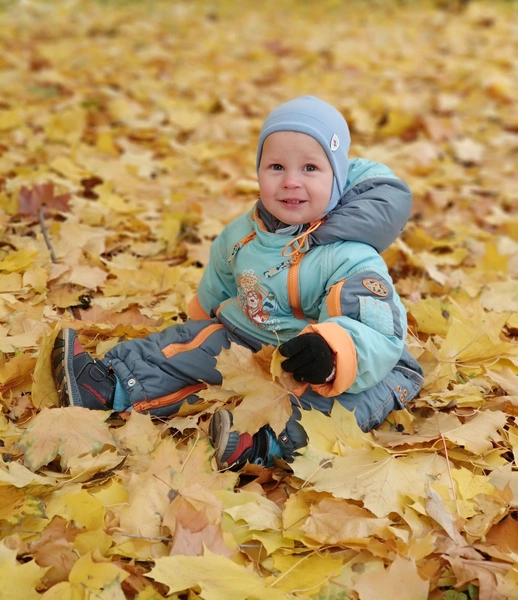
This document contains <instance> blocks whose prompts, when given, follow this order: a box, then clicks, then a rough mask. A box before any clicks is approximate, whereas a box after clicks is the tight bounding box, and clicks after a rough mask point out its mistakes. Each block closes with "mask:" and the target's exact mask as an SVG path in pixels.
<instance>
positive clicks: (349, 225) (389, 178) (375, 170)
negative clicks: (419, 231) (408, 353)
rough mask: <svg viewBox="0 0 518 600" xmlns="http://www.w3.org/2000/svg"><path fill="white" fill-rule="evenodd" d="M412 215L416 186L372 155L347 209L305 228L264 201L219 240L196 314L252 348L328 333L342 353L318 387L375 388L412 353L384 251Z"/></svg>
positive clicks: (330, 391) (354, 168)
mask: <svg viewBox="0 0 518 600" xmlns="http://www.w3.org/2000/svg"><path fill="white" fill-rule="evenodd" d="M410 210H411V194H410V191H409V189H408V187H407V186H406V184H405V183H404V182H402V181H401V180H400V179H398V178H397V177H396V176H395V175H394V173H392V171H391V170H390V169H389V168H388V167H386V166H384V165H381V164H378V163H374V162H371V161H367V160H363V159H353V160H351V163H350V169H349V175H348V180H347V184H346V188H345V190H344V195H343V196H342V199H341V201H340V203H339V205H338V206H337V207H336V208H335V209H334V210H333V211H331V212H330V213H329V214H328V215H326V217H325V218H324V219H323V220H322V221H318V222H315V223H312V224H310V225H309V226H305V227H303V228H302V230H301V231H296V232H293V228H288V231H290V233H287V232H286V231H287V230H286V226H285V225H284V224H281V223H278V222H276V221H275V219H274V218H273V217H272V216H271V215H270V214H269V213H268V212H267V211H266V210H265V209H264V207H263V206H262V203H261V202H260V201H259V202H258V203H257V205H256V207H255V208H254V209H253V210H252V211H250V212H249V213H248V214H246V215H243V216H242V217H240V218H238V219H236V220H235V221H233V222H232V223H230V224H229V225H228V226H227V227H226V228H225V229H224V231H223V232H222V233H221V234H220V235H219V236H218V237H217V238H216V240H215V241H214V243H213V245H212V249H211V256H210V261H209V264H208V265H207V267H206V269H205V272H204V275H203V278H202V281H201V283H200V286H199V288H198V294H197V297H196V298H195V299H194V300H193V302H191V305H190V316H191V317H192V318H195V319H198V318H207V317H208V316H217V317H218V318H219V319H220V321H221V322H222V323H223V324H224V325H225V326H226V327H228V328H230V329H231V330H232V331H233V332H234V333H236V334H237V335H238V336H239V337H241V338H242V339H244V340H245V341H247V342H248V343H249V344H250V345H251V346H252V347H254V345H255V347H260V345H261V344H274V345H278V344H279V343H282V342H285V341H286V340H288V339H290V338H292V337H293V336H296V335H299V334H300V333H307V332H316V333H319V334H321V335H322V336H323V337H324V338H325V339H326V341H327V342H328V344H329V345H330V346H331V348H332V350H333V351H334V352H335V356H336V361H337V362H336V377H335V379H334V380H333V381H332V382H331V383H328V384H323V385H314V386H312V388H313V390H314V391H315V392H317V393H318V394H320V395H322V396H325V397H332V396H336V395H338V394H341V393H343V392H345V391H347V392H349V393H354V394H356V393H359V392H361V391H364V390H367V389H369V388H371V387H373V386H374V385H376V384H377V383H379V382H380V381H381V380H383V379H384V377H385V376H386V375H387V374H388V373H389V372H390V371H391V370H392V369H393V368H394V366H395V365H396V363H397V362H398V361H399V359H400V358H401V355H402V353H403V351H404V348H405V338H406V331H407V321H406V313H405V309H404V307H403V305H402V303H401V301H400V299H399V296H398V295H397V293H396V292H395V290H394V286H393V283H392V280H391V278H390V275H389V273H388V269H387V266H386V264H385V262H384V261H383V259H382V258H381V257H380V255H379V252H381V251H382V250H384V249H385V248H386V247H388V246H389V245H390V243H392V241H394V239H395V238H396V237H397V236H398V235H399V233H400V232H401V231H402V229H403V227H404V226H405V224H406V222H407V220H408V217H409V215H410Z"/></svg>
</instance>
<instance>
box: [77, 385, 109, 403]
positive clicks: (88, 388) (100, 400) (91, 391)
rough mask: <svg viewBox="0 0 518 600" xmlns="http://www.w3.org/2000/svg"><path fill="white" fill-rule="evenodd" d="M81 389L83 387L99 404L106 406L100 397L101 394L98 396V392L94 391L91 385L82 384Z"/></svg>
mask: <svg viewBox="0 0 518 600" xmlns="http://www.w3.org/2000/svg"><path fill="white" fill-rule="evenodd" d="M81 387H84V388H85V390H88V391H89V392H90V393H91V394H93V395H94V396H95V397H96V398H97V400H99V402H100V403H101V404H104V405H105V406H106V400H105V399H104V398H103V397H102V396H101V394H99V392H97V391H96V390H94V388H93V387H92V386H91V385H88V384H87V383H82V384H81Z"/></svg>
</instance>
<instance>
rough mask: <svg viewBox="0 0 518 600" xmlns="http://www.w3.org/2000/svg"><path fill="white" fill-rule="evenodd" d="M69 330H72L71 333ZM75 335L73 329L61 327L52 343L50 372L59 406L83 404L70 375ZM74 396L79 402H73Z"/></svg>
mask: <svg viewBox="0 0 518 600" xmlns="http://www.w3.org/2000/svg"><path fill="white" fill-rule="evenodd" d="M71 332H73V335H72V333H71ZM76 337H77V336H76V333H75V331H74V330H73V329H62V330H61V331H60V332H59V333H58V336H57V338H56V342H55V343H54V350H53V353H52V354H53V356H52V372H53V375H54V382H55V384H56V388H57V390H58V395H59V405H60V406H61V407H67V406H79V407H81V406H83V404H82V402H81V394H80V393H79V389H78V387H77V384H76V383H75V378H74V379H73V378H72V377H71V376H70V373H71V372H72V361H73V359H74V340H75V338H76ZM56 359H57V360H56ZM74 392H75V393H74ZM74 398H76V399H77V398H79V402H75V401H74Z"/></svg>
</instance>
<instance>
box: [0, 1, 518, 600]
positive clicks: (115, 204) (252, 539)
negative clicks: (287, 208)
mask: <svg viewBox="0 0 518 600" xmlns="http://www.w3.org/2000/svg"><path fill="white" fill-rule="evenodd" d="M3 4H4V7H3V9H2V10H1V11H0V24H1V25H0V90H1V93H0V399H1V400H0V402H1V407H2V411H1V414H0V439H1V442H0V444H1V446H2V448H1V449H2V453H1V454H0V458H1V462H0V539H1V541H0V598H2V599H5V600H18V599H19V600H32V599H34V598H42V599H45V600H51V599H52V600H57V599H62V598H63V599H73V600H83V599H90V598H92V599H93V598H96V599H98V598H99V599H106V600H108V599H110V600H121V599H125V598H128V599H134V598H135V599H138V600H156V599H160V598H165V597H168V598H175V599H177V600H180V599H181V600H187V599H188V600H193V599H195V598H203V599H205V600H246V599H260V600H262V599H264V600H277V599H279V600H280V599H295V598H298V599H306V598H307V599H309V598H311V599H316V600H339V599H349V600H353V599H354V600H391V599H397V600H425V599H427V598H431V599H433V600H439V599H445V600H467V599H469V598H471V599H475V598H479V599H480V600H502V599H505V598H518V521H517V518H518V516H517V515H518V511H517V509H518V471H517V463H516V459H515V456H516V453H515V450H516V451H518V426H517V424H516V416H518V346H517V344H516V336H517V334H518V283H517V278H518V216H517V211H516V208H517V205H518V191H517V189H518V188H517V185H516V181H517V180H516V173H517V171H518V160H517V158H518V101H517V98H518V60H517V56H518V26H517V22H518V19H517V18H516V17H517V9H516V3H512V2H511V3H509V2H507V3H506V2H502V3H501V2H491V3H486V4H479V3H466V6H463V3H458V4H459V6H457V5H456V3H449V2H442V3H438V4H440V6H438V7H436V6H433V5H432V4H426V3H422V4H421V3H410V2H408V3H405V2H400V3H397V4H393V3H391V2H388V3H384V2H367V1H364V2H360V1H353V2H337V1H334V2H333V1H330V0H329V1H327V0H324V1H319V2H303V3H300V2H299V3H295V2H290V1H288V0H286V1H284V2H282V1H281V2H279V1H277V2H273V1H272V0H263V1H262V2H260V3H251V2H250V3H248V2H242V3H240V2H231V1H230V0H228V1H222V2H207V3H203V2H200V1H192V2H191V1H189V2H187V1H183V2H167V3H162V2H155V3H151V2H142V3H139V2H125V3H117V2H93V1H90V2H83V3H80V2H76V1H74V0H68V1H66V2H30V1H26V2H7V3H3ZM452 5H453V6H452ZM449 6H450V7H451V8H450V9H449V8H448V7H449ZM304 93H312V94H314V95H318V96H320V97H322V98H323V99H324V100H327V101H328V102H331V103H332V104H334V105H336V106H337V107H338V108H339V109H340V110H341V111H342V112H343V114H344V116H345V117H346V118H347V119H348V121H349V123H350V126H351V131H352V137H353V145H352V150H351V155H353V156H362V157H365V158H369V159H372V160H376V161H381V162H385V163H387V164H388V165H389V166H390V167H391V168H392V169H393V170H394V171H395V172H396V173H397V174H398V175H399V176H400V177H402V178H403V179H404V180H406V181H407V182H408V183H409V185H410V186H411V188H412V190H413V192H414V214H413V217H412V220H411V222H410V223H409V225H408V226H407V228H406V229H405V231H404V233H403V235H402V236H401V238H400V239H399V240H397V241H396V242H395V243H394V244H393V245H392V247H391V248H390V249H389V250H388V251H387V252H386V253H385V255H384V257H385V259H386V261H387V263H388V264H389V266H390V269H391V273H392V276H393V278H394V281H395V282H396V286H397V289H398V291H399V293H400V295H401V297H402V299H403V301H404V303H405V305H406V307H407V309H408V314H409V325H410V331H409V336H408V344H409V346H410V348H411V350H412V352H413V353H414V354H415V356H417V357H418V358H419V360H420V362H421V364H422V366H423V368H424V370H425V373H426V381H425V386H424V389H423V391H422V393H421V395H420V397H419V398H418V399H417V400H416V401H415V402H412V403H411V405H409V406H408V408H407V410H405V411H401V412H399V413H392V414H391V415H390V416H389V418H388V419H387V420H386V422H385V423H384V424H383V425H382V427H381V428H380V429H379V430H376V431H373V432H371V433H362V432H361V431H360V430H359V429H358V427H357V426H356V423H355V420H354V418H353V416H352V415H351V414H350V413H348V412H346V411H345V410H344V409H341V408H340V407H339V406H336V407H335V409H334V411H333V414H332V415H331V417H330V418H328V417H324V416H322V415H320V414H319V413H312V412H308V413H305V414H304V417H303V424H304V426H305V427H306V429H307V431H308V433H309V437H310V443H309V446H308V448H307V450H306V452H305V453H304V455H303V456H301V457H300V458H297V460H296V461H295V462H294V463H293V464H292V465H291V469H286V468H284V466H283V465H281V464H280V465H278V466H277V467H276V468H275V469H274V470H273V471H267V470H265V469H261V468H259V467H254V469H252V468H250V469H249V470H248V472H247V473H246V474H245V475H243V476H241V477H240V478H239V477H238V476H237V475H236V474H235V473H230V472H222V473H218V472H217V471H216V470H215V468H214V464H213V462H212V461H211V458H212V449H211V446H210V444H209V443H208V441H207V435H206V427H207V420H208V418H209V416H210V414H211V413H212V412H213V411H214V410H215V409H216V408H218V407H220V406H222V405H223V404H225V403H230V404H231V405H232V406H234V407H235V411H236V419H237V423H238V426H239V427H240V428H241V430H243V431H244V430H248V431H250V432H254V431H256V430H257V428H258V427H260V426H261V425H262V424H264V423H265V422H268V421H270V422H272V424H273V425H274V427H276V428H279V427H281V428H282V424H283V423H284V421H283V419H284V420H285V419H286V417H287V414H288V411H289V400H288V392H289V389H290V385H291V384H290V381H289V380H288V379H287V378H286V377H278V376H277V375H278V365H277V364H276V362H275V361H273V366H271V365H270V362H271V358H272V350H273V349H265V351H264V352H262V353H260V355H259V356H251V355H249V354H247V353H246V352H243V351H240V350H239V349H238V348H234V347H233V348H231V349H230V350H229V351H226V352H224V353H223V354H222V355H221V356H220V358H219V359H218V369H219V370H220V371H221V372H222V373H223V377H224V383H223V386H222V388H221V389H207V390H205V391H203V392H202V393H201V396H202V401H201V402H200V404H199V405H198V406H196V407H194V408H195V409H196V411H197V412H194V409H193V407H191V409H190V412H189V411H186V412H182V413H180V414H179V415H178V416H175V417H174V418H171V419H163V420H161V421H152V420H151V419H150V418H149V417H148V416H145V415H142V414H132V415H131V417H129V416H128V415H126V418H125V419H124V418H120V417H118V416H116V415H115V416H111V417H110V416H109V414H104V413H100V412H94V411H91V412H90V411H86V410H83V409H79V408H58V407H57V396H56V392H55V390H54V386H53V384H52V380H51V375H50V365H49V353H50V349H51V347H52V343H53V340H54V338H55V336H56V334H57V332H58V331H59V329H60V328H61V327H64V326H66V327H73V328H75V329H76V330H77V331H78V333H79V336H80V339H81V340H82V342H83V343H84V344H85V346H86V347H87V348H88V350H89V351H91V352H92V353H93V354H94V355H96V356H102V355H104V353H105V352H106V351H107V350H108V349H110V348H111V347H112V346H113V345H114V344H116V343H117V342H118V341H120V340H122V339H124V338H134V337H141V336H145V335H147V334H149V333H151V332H153V331H157V330H160V329H161V328H164V327H166V326H168V325H171V324H173V323H177V322H181V321H182V320H183V319H185V312H186V306H187V303H188V301H189V300H190V298H191V297H192V296H193V294H194V291H195V289H196V285H197V283H198V282H199V279H200V277H201V274H202V271H203V266H204V265H205V264H206V262H207V258H208V252H209V248H210V243H211V240H212V239H213V238H214V236H215V235H217V234H218V233H219V231H221V229H222V228H223V227H224V225H225V224H226V223H227V222H228V221H230V220H231V219H232V218H234V217H235V216H237V215H239V214H241V213H243V212H244V211H245V210H247V209H249V208H250V207H251V206H252V204H253V202H254V200H255V198H256V196H257V183H256V177H255V167H254V161H255V143H256V139H257V134H258V130H259V127H260V125H261V123H262V120H263V119H264V117H265V116H266V114H267V113H268V112H269V111H270V110H271V109H272V108H273V107H274V106H275V105H276V104H278V103H279V102H281V101H284V100H287V99H290V98H292V97H294V96H297V95H300V94H304ZM272 373H273V374H272ZM276 374H277V375H276ZM107 417H109V418H107Z"/></svg>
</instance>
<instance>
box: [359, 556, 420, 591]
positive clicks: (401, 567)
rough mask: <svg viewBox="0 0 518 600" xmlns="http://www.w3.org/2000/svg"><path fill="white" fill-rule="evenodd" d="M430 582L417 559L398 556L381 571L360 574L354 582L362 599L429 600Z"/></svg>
mask: <svg viewBox="0 0 518 600" xmlns="http://www.w3.org/2000/svg"><path fill="white" fill-rule="evenodd" d="M429 588H430V584H429V582H428V581H425V580H424V579H422V578H421V577H420V576H419V574H418V571H417V567H416V564H415V561H413V560H411V559H405V558H403V557H401V556H397V557H396V558H395V559H394V561H393V562H392V563H391V564H390V565H389V567H388V568H387V569H386V570H385V571H383V572H381V573H368V574H367V573H366V574H364V575H360V576H359V577H358V578H357V580H356V583H355V584H354V590H355V591H356V592H358V594H359V597H360V600H386V599H387V598H397V599H398V600H427V598H428V590H429Z"/></svg>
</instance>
